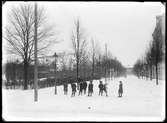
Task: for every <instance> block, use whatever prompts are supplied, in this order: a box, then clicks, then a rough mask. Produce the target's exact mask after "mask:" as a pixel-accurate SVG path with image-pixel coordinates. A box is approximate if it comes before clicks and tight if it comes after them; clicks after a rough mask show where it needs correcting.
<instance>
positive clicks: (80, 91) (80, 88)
mask: <svg viewBox="0 0 167 123" xmlns="http://www.w3.org/2000/svg"><path fill="white" fill-rule="evenodd" d="M82 91H83V83H82V82H81V83H80V84H79V93H78V96H79V95H80V94H81V95H82Z"/></svg>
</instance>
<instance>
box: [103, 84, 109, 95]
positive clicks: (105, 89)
mask: <svg viewBox="0 0 167 123" xmlns="http://www.w3.org/2000/svg"><path fill="white" fill-rule="evenodd" d="M107 86H108V84H107V83H105V84H104V88H103V89H104V92H105V93H106V96H108V93H107V89H108V87H107Z"/></svg>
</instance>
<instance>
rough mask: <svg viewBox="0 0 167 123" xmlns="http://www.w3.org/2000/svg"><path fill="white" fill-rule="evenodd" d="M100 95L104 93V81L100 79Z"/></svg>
mask: <svg viewBox="0 0 167 123" xmlns="http://www.w3.org/2000/svg"><path fill="white" fill-rule="evenodd" d="M98 87H99V96H100V95H101V96H102V95H103V83H102V81H100V84H99V86H98Z"/></svg>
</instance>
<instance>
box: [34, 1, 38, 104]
mask: <svg viewBox="0 0 167 123" xmlns="http://www.w3.org/2000/svg"><path fill="white" fill-rule="evenodd" d="M34 14H35V24H34V29H35V31H34V41H35V42H34V55H35V57H34V58H35V60H34V61H35V65H34V101H35V102H37V101H38V60H37V3H36V2H35V9H34Z"/></svg>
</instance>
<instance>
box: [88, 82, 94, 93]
mask: <svg viewBox="0 0 167 123" xmlns="http://www.w3.org/2000/svg"><path fill="white" fill-rule="evenodd" d="M92 93H93V83H92V81H90V83H89V85H88V96H92Z"/></svg>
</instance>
